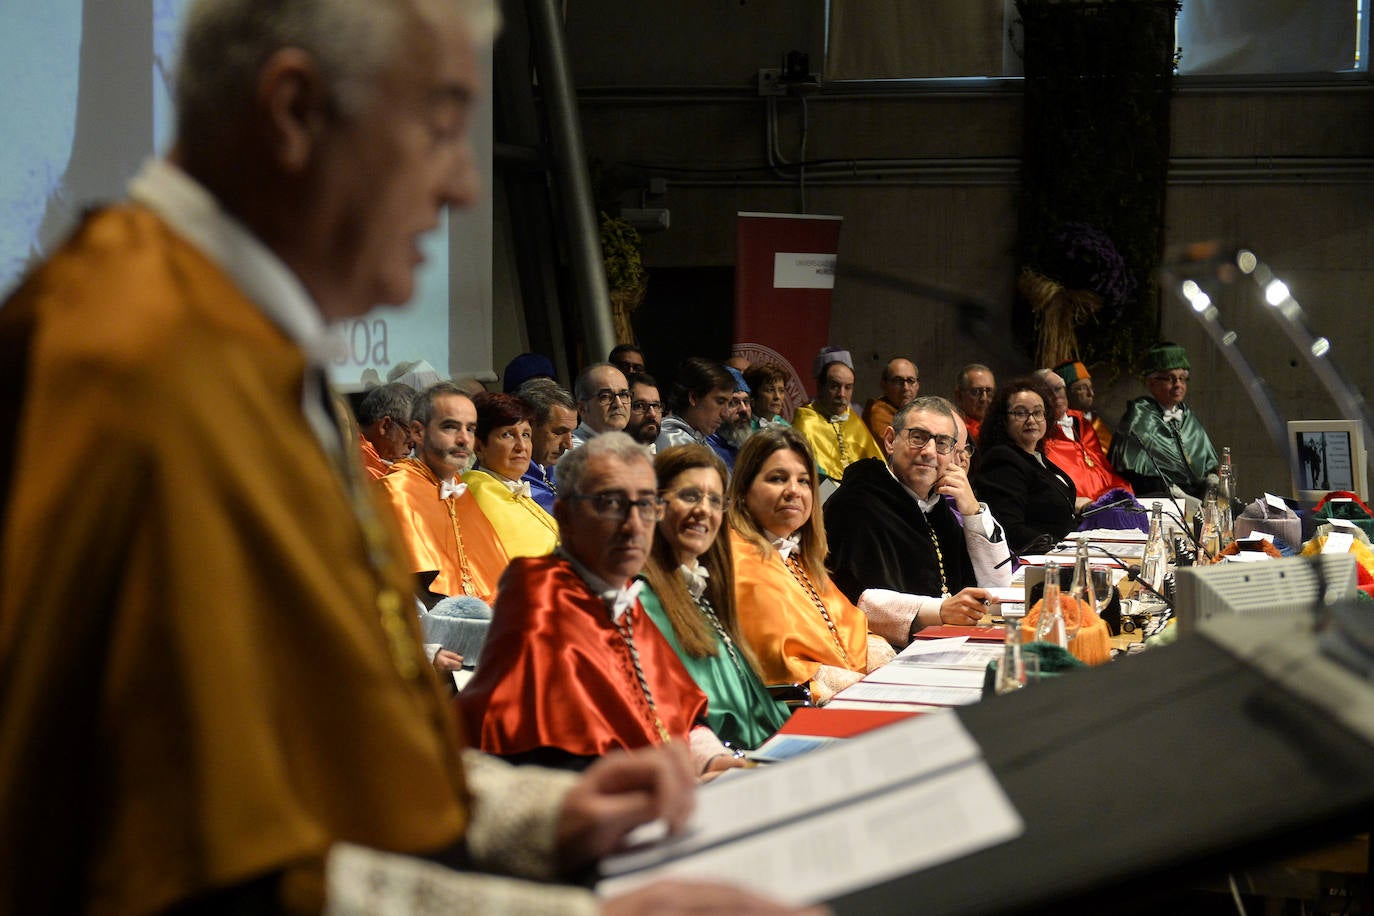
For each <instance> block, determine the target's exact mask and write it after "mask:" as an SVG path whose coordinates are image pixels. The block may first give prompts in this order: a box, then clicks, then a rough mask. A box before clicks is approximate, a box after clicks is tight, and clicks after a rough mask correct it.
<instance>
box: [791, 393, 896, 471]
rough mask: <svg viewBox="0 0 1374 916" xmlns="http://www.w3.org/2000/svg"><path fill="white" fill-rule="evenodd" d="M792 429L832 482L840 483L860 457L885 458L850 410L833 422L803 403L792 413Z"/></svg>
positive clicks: (865, 428)
mask: <svg viewBox="0 0 1374 916" xmlns="http://www.w3.org/2000/svg"><path fill="white" fill-rule="evenodd" d="M792 428H793V429H795V430H796V431H797V432H799V433H801V434H802V435H803V436H805V437H806V441H807V442H808V443H810V444H811V451H813V452H815V453H816V466H817V467H819V468H820V469H821V473H822V474H824V475H825V476H826V477H829V478H830V479H831V480H842V479H843V478H844V469H845V468H847V467H849V466H850V465H851V464H853V463H854V462H856V461H858V460H859V459H860V458H884V459H885V458H886V457H887V456H886V455H884V454H883V450H882V449H881V448H879V447H878V443H877V442H874V441H873V436H872V434H870V433H869V431H868V427H867V426H864V421H863V420H860V419H859V415H858V414H856V413H855V412H854V411H852V410H851V411H850V412H849V413H847V414H846V415H845V418H844V419H843V420H842V421H840V422H838V423H832V422H830V420H829V419H828V418H826V417H823V416H821V415H820V414H819V413H817V412H816V408H814V407H812V406H811V405H810V404H803V405H802V406H801V407H798V408H797V410H796V412H795V413H793V414H792Z"/></svg>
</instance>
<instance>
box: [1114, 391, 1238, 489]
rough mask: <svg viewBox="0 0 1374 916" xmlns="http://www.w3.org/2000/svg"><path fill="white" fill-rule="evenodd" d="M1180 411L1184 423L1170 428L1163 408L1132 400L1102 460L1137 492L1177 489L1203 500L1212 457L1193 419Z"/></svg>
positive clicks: (1214, 455) (1153, 402) (1145, 399)
mask: <svg viewBox="0 0 1374 916" xmlns="http://www.w3.org/2000/svg"><path fill="white" fill-rule="evenodd" d="M1180 406H1182V408H1183V422H1182V423H1179V424H1178V425H1177V427H1175V426H1174V425H1173V424H1171V423H1167V422H1165V420H1164V411H1163V408H1161V407H1160V406H1159V402H1158V401H1156V400H1155V399H1154V398H1151V397H1143V398H1136V399H1135V400H1134V401H1131V402H1130V403H1129V404H1127V405H1126V415H1125V416H1124V417H1122V418H1121V425H1120V426H1119V427H1118V428H1117V433H1116V436H1114V437H1113V438H1112V450H1111V454H1110V455H1108V457H1107V461H1108V463H1109V464H1111V466H1112V467H1114V468H1116V470H1117V473H1119V474H1121V475H1122V476H1123V477H1125V478H1126V479H1127V480H1129V481H1130V482H1131V485H1132V486H1133V487H1134V488H1135V491H1136V492H1137V493H1150V492H1157V491H1159V490H1161V489H1164V488H1163V487H1161V486H1160V484H1159V483H1158V481H1159V479H1160V475H1161V474H1162V475H1163V476H1164V478H1165V481H1166V482H1167V483H1171V484H1177V485H1178V486H1179V487H1181V488H1182V489H1183V490H1185V491H1187V492H1188V493H1191V494H1192V495H1194V496H1199V497H1200V496H1202V491H1203V489H1204V487H1205V486H1206V484H1205V480H1206V477H1207V475H1208V474H1210V473H1212V472H1213V471H1215V470H1216V469H1217V465H1218V461H1217V452H1216V449H1214V448H1212V440H1211V439H1209V438H1207V431H1206V430H1205V429H1203V428H1202V423H1201V421H1199V420H1198V418H1197V415H1196V414H1194V413H1193V412H1192V411H1191V410H1189V409H1188V406H1187V405H1186V404H1184V405H1180Z"/></svg>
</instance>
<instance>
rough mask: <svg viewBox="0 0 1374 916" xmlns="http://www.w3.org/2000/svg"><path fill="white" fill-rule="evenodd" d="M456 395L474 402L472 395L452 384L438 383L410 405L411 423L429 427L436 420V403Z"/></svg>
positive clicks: (420, 394)
mask: <svg viewBox="0 0 1374 916" xmlns="http://www.w3.org/2000/svg"><path fill="white" fill-rule="evenodd" d="M453 394H456V395H458V396H459V397H462V398H467V399H468V400H469V401H471V400H472V395H470V394H468V393H467V392H466V391H464V390H463V389H461V388H459V387H458V386H457V385H455V384H453V383H452V382H436V383H435V384H433V385H430V386H429V387H428V388H426V389H425V390H424V391H421V392H420V393H419V394H417V395H416V396H415V400H414V402H412V403H411V405H410V422H412V423H419V424H420V425H421V426H428V425H429V421H430V420H433V419H434V402H435V401H437V400H439V398H441V397H444V396H445V395H453Z"/></svg>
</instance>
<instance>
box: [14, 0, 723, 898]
mask: <svg viewBox="0 0 1374 916" xmlns="http://www.w3.org/2000/svg"><path fill="white" fill-rule="evenodd" d="M187 15H188V25H187V31H186V36H185V40H184V42H183V45H182V53H181V58H180V60H181V63H180V65H179V68H180V69H179V73H178V77H177V87H176V100H177V111H178V118H177V120H178V131H177V135H178V139H177V143H176V146H175V149H174V151H173V152H172V154H171V156H170V158H169V159H168V160H167V161H158V162H154V163H152V164H150V165H149V166H148V167H147V168H146V169H145V170H144V171H143V172H142V173H141V174H140V175H139V177H138V178H136V179H135V180H134V182H133V184H132V186H131V189H130V191H131V198H132V199H131V200H130V201H129V202H127V203H123V204H119V205H116V206H112V207H108V208H104V209H101V210H98V211H95V212H93V213H91V214H90V215H88V216H86V218H85V219H84V221H83V222H82V223H81V225H80V226H79V227H78V228H77V229H76V232H75V234H74V235H73V236H72V237H71V238H70V239H69V240H68V241H67V242H66V243H65V244H64V245H63V246H62V247H61V248H60V249H59V250H58V251H57V252H56V253H55V254H54V255H53V256H52V258H51V259H50V260H49V261H48V262H47V263H46V264H45V265H43V266H41V267H39V268H38V269H37V270H36V271H34V272H33V273H32V274H30V276H29V277H28V278H27V279H26V280H25V282H24V283H23V284H22V286H21V287H20V288H19V290H18V291H17V292H16V293H15V295H14V296H13V297H12V298H11V299H10V300H9V301H8V302H7V303H6V304H5V305H4V307H3V308H0V374H3V376H4V378H5V388H4V390H5V391H6V393H7V394H8V395H9V396H8V397H6V398H4V399H3V400H4V404H5V406H4V408H3V409H0V456H3V457H0V468H3V470H0V488H3V489H0V685H2V686H0V722H3V723H4V736H3V740H2V741H0V862H3V863H4V864H3V867H0V912H5V913H68V912H90V913H99V914H112V916H121V914H130V913H149V912H162V911H168V910H176V911H182V912H185V911H190V910H196V911H204V912H225V913H228V912H244V913H248V912H252V913H312V912H320V911H322V909H323V908H324V907H325V906H326V905H329V906H331V907H333V908H337V910H338V911H340V912H381V911H391V912H402V911H409V910H413V909H417V908H419V907H420V905H421V904H423V906H424V907H425V908H428V909H438V908H443V909H447V910H454V911H457V910H459V909H463V910H466V911H471V912H488V911H490V912H497V911H499V912H512V911H519V910H525V911H528V910H530V909H532V908H535V907H542V908H543V909H544V910H546V911H550V912H569V913H572V912H594V911H596V910H598V909H599V908H600V905H601V901H598V900H597V899H596V898H594V897H593V896H592V895H591V894H590V893H588V892H587V891H584V890H581V889H577V888H572V887H559V886H555V885H549V884H538V885H537V884H533V883H531V882H528V881H516V880H511V879H499V878H495V877H492V876H491V875H490V874H478V872H496V871H503V872H507V873H511V872H514V873H518V874H523V875H526V876H530V877H541V878H550V877H554V876H556V875H558V874H565V873H568V871H569V870H574V871H575V870H580V869H581V868H583V867H585V866H586V865H588V864H590V863H591V862H592V861H593V860H594V859H595V858H597V857H598V856H599V855H601V854H603V853H605V852H607V851H609V850H610V849H611V848H613V847H614V846H615V845H616V844H617V843H619V841H620V839H621V838H622V837H623V836H624V834H625V832H626V831H627V830H629V829H631V828H632V827H633V826H635V825H636V824H639V823H641V822H646V821H650V820H654V819H656V818H659V817H664V818H666V819H667V820H668V822H669V823H670V824H680V823H682V822H683V820H684V819H685V817H686V813H687V809H688V807H689V806H690V797H689V795H688V793H689V791H690V790H689V787H690V784H691V773H690V771H689V770H688V767H687V764H686V762H685V760H683V759H681V758H680V757H679V758H673V757H672V756H671V755H669V754H668V753H666V752H663V751H659V752H656V753H650V754H644V755H641V756H633V755H627V756H623V757H620V758H619V759H609V760H606V761H602V762H601V763H599V764H598V767H599V769H596V771H595V772H594V771H593V770H589V771H588V772H587V773H586V774H584V776H583V777H582V778H581V780H574V779H570V778H567V777H558V776H556V775H553V774H541V773H539V772H537V771H531V772H529V773H518V774H517V773H511V772H508V768H506V767H504V766H503V765H500V764H497V763H495V762H494V761H490V760H484V759H483V758H482V757H481V755H473V754H471V753H468V754H463V752H461V747H462V744H461V736H460V735H459V734H458V732H457V731H456V729H455V725H454V720H453V717H452V714H451V712H450V711H449V709H448V708H447V706H446V704H445V703H444V701H443V697H442V695H441V694H440V693H439V691H438V689H437V681H436V680H435V677H434V674H433V672H432V671H431V670H430V667H429V665H428V664H427V663H426V659H425V657H424V655H423V652H422V649H421V644H420V641H419V637H418V627H417V623H416V618H415V613H414V610H413V599H412V598H411V597H410V587H409V585H410V583H409V570H407V568H406V564H405V563H404V562H403V560H402V559H401V557H402V554H401V552H400V551H399V550H398V549H397V547H396V545H395V541H394V537H393V532H392V526H391V525H390V524H389V523H388V521H387V516H386V515H385V509H384V508H383V507H381V506H380V504H377V503H374V502H373V501H372V493H373V490H372V489H371V488H370V487H369V485H368V484H367V482H366V478H365V477H364V476H363V472H362V469H361V466H360V463H359V461H358V455H357V441H356V438H345V437H344V436H343V435H342V434H341V432H340V429H339V427H338V425H336V423H335V422H334V421H333V420H332V418H331V415H330V409H329V407H328V405H329V404H330V399H329V398H328V396H327V390H326V387H325V385H324V384H323V371H322V370H323V366H324V359H325V354H326V352H327V350H326V349H325V348H324V340H325V334H326V323H327V322H328V321H331V320H335V319H342V318H348V317H356V316H359V315H362V314H364V313H365V312H367V311H368V310H370V309H371V308H372V307H373V306H374V305H377V304H379V303H403V302H405V301H406V300H408V299H409V298H410V297H411V294H412V292H413V283H414V278H413V273H414V270H415V267H416V265H417V264H418V263H419V260H420V254H419V252H420V248H419V239H420V237H421V236H422V235H423V234H424V233H425V232H426V231H427V230H429V229H431V228H433V227H434V226H436V225H437V224H438V223H439V221H440V219H441V217H442V211H443V210H444V209H445V208H446V207H449V206H454V207H462V206H466V205H468V204H470V203H471V202H472V201H473V200H474V198H475V197H476V194H477V190H478V184H477V178H476V173H475V169H474V165H473V157H472V151H471V148H470V141H469V137H468V122H469V119H470V116H471V112H472V108H473V105H474V103H475V100H476V99H477V97H478V95H479V92H480V84H479V78H478V60H479V59H480V57H481V56H482V55H483V54H484V53H485V50H486V48H487V47H488V46H489V43H490V40H491V36H492V35H493V33H494V31H495V28H496V24H497V20H498V18H499V14H498V12H497V10H496V7H495V4H494V3H491V2H490V0H331V2H328V3H321V2H317V0H196V2H195V3H194V4H193V5H192V6H191V8H190V10H189V12H188V14H187ZM268 454H272V455H279V456H282V457H281V458H280V460H277V461H274V462H270V463H264V462H263V460H262V456H263V455H268ZM418 856H423V857H425V858H427V859H429V860H430V861H428V862H424V861H421V860H420V859H419V858H415V857H418ZM436 863H437V864H436ZM445 865H447V866H448V867H447V868H445V867H443V866H445ZM459 868H461V869H465V870H464V871H459V870H455V869H459ZM636 893H639V894H640V895H641V896H640V897H638V898H635V897H634V896H633V895H631V897H630V898H622V900H620V901H611V903H613V904H619V905H620V907H621V908H623V909H634V908H636V907H635V905H636V904H638V906H639V908H641V909H649V908H653V907H656V906H658V904H659V902H660V900H659V898H662V897H664V896H669V897H674V898H675V897H682V898H684V899H691V898H696V900H700V899H702V896H707V897H709V894H711V893H724V894H727V895H730V894H733V893H734V892H724V891H718V890H715V891H702V892H701V895H698V894H697V893H695V892H688V893H681V892H675V893H674V894H671V895H665V894H663V893H662V891H661V890H659V891H657V892H656V893H657V895H658V896H657V898H655V897H654V896H653V895H654V894H655V891H652V890H647V891H640V892H636ZM381 898H386V899H381ZM727 899H731V898H729V897H727Z"/></svg>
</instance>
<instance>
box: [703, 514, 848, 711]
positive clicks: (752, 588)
mask: <svg viewBox="0 0 1374 916" xmlns="http://www.w3.org/2000/svg"><path fill="white" fill-rule="evenodd" d="M730 551H731V553H732V554H733V555H734V560H735V606H736V608H737V609H738V614H739V628H740V635H741V636H743V637H744V641H745V642H747V643H748V644H749V648H750V649H752V650H753V652H754V656H755V658H757V659H758V662H759V668H760V672H759V673H760V674H761V675H763V682H764V683H765V684H790V683H794V682H805V681H809V680H811V679H812V678H814V677H815V676H816V669H817V668H819V667H820V666H821V665H833V666H834V667H836V668H847V669H849V670H851V671H858V672H859V673H861V674H862V673H864V672H866V671H867V670H868V617H867V615H865V614H864V612H863V611H861V610H859V609H858V608H857V607H855V606H854V605H853V604H851V603H850V601H849V599H848V598H846V597H845V596H844V594H843V593H842V592H841V591H840V590H839V589H838V588H836V587H835V583H834V582H832V581H831V579H830V577H829V576H827V577H826V578H825V582H824V583H820V582H815V583H813V584H815V585H816V587H817V588H816V591H817V593H818V594H819V595H820V599H821V601H822V602H823V603H824V604H825V607H826V610H827V611H829V613H830V619H831V621H832V622H833V623H834V624H835V630H836V632H837V633H838V634H839V638H840V643H839V645H842V646H844V648H845V653H846V654H847V655H848V660H846V659H845V656H843V655H841V654H840V650H839V646H837V645H836V643H835V637H834V635H832V634H831V632H830V627H828V626H827V625H826V623H825V618H823V617H822V616H821V613H820V611H819V610H818V609H817V608H816V605H815V602H813V601H812V600H811V596H810V595H808V594H807V593H806V591H805V590H804V589H803V588H802V586H801V585H799V584H798V583H797V580H796V579H795V578H793V576H792V574H791V573H790V572H788V570H787V567H786V566H784V565H783V562H782V557H781V556H780V555H779V554H778V552H777V551H776V550H772V549H770V550H769V551H768V552H767V554H766V555H764V556H762V557H760V556H759V548H758V546H757V545H756V544H755V543H754V542H753V541H748V540H745V539H744V538H743V537H741V536H740V534H739V533H738V532H737V531H735V530H733V529H731V531H730Z"/></svg>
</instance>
